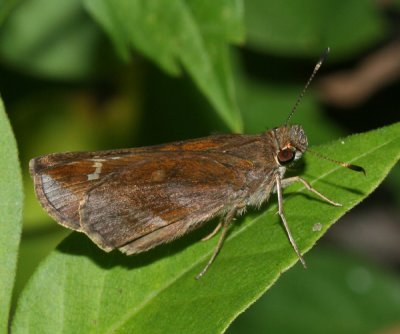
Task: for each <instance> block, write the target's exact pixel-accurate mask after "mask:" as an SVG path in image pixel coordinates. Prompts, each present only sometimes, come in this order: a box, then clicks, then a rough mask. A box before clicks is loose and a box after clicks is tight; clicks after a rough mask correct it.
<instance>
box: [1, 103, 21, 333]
mask: <svg viewBox="0 0 400 334" xmlns="http://www.w3.org/2000/svg"><path fill="white" fill-rule="evenodd" d="M0 157H1V159H0V333H7V328H8V313H9V309H10V302H11V293H12V289H13V285H14V278H15V272H16V265H17V254H18V246H19V240H20V235H21V226H22V220H21V218H22V201H23V192H22V179H21V174H20V167H19V161H18V150H17V145H16V143H15V139H14V135H13V133H12V130H11V127H10V123H9V122H8V119H7V116H6V114H5V111H4V106H3V102H2V101H1V100H0Z"/></svg>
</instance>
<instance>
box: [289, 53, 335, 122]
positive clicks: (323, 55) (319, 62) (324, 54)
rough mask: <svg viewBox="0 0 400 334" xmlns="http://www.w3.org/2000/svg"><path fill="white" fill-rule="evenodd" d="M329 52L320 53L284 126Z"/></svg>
mask: <svg viewBox="0 0 400 334" xmlns="http://www.w3.org/2000/svg"><path fill="white" fill-rule="evenodd" d="M330 50H331V49H330V48H329V47H328V48H326V49H325V50H324V52H323V53H322V55H321V56H320V57H319V60H318V63H317V64H316V65H315V67H314V71H313V72H312V74H311V76H310V78H309V79H308V81H307V83H306V84H305V86H304V88H303V90H302V91H301V93H300V95H299V97H298V98H297V100H296V103H295V104H294V106H293V108H292V111H291V112H290V114H289V116H288V118H287V119H286V122H285V126H287V124H288V123H289V120H290V119H291V118H292V116H293V114H294V113H295V112H296V110H297V107H298V105H299V103H300V101H301V99H302V98H303V96H304V93H305V92H306V90H307V88H308V86H309V85H310V83H311V81H312V80H313V79H314V77H315V74H317V72H318V70H319V68H320V67H321V65H322V63H323V62H324V61H325V59H326V57H328V54H329V52H330Z"/></svg>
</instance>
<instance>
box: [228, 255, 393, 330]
mask: <svg viewBox="0 0 400 334" xmlns="http://www.w3.org/2000/svg"><path fill="white" fill-rule="evenodd" d="M308 264H309V267H308V270H303V268H301V267H300V266H298V267H297V268H293V270H290V271H289V272H288V273H287V274H286V275H284V276H283V277H282V278H281V279H280V280H279V281H278V282H277V284H276V285H275V286H274V287H273V288H272V289H271V290H270V291H269V292H268V294H266V295H264V296H263V297H262V298H260V299H259V300H258V301H257V302H256V303H255V304H254V305H252V306H251V307H250V309H249V310H248V311H247V312H245V313H243V314H241V315H240V316H239V317H238V318H237V319H236V320H235V321H234V322H233V324H232V326H231V327H230V328H229V329H228V333H230V334H233V333H308V334H312V333H324V334H329V333H332V334H336V333H351V334H357V333H359V334H364V333H397V332H398V331H395V330H394V329H396V328H397V329H398V324H399V314H400V281H399V279H398V277H397V276H398V275H390V274H389V273H386V272H384V270H382V268H376V267H374V266H372V265H371V264H368V263H366V262H364V261H361V260H360V259H356V258H353V257H352V256H350V254H346V253H343V251H340V252H338V251H334V250H333V249H326V248H324V247H322V248H321V247H318V251H314V252H312V254H310V256H308ZM327 324H329V325H328V326H327ZM396 325H397V326H396ZM391 328H392V331H391V330H390V329H391Z"/></svg>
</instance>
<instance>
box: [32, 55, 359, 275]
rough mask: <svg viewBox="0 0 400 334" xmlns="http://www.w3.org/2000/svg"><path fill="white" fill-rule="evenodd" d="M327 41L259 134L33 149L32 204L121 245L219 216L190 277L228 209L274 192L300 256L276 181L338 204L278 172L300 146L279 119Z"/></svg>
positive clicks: (135, 246)
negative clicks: (45, 151)
mask: <svg viewBox="0 0 400 334" xmlns="http://www.w3.org/2000/svg"><path fill="white" fill-rule="evenodd" d="M328 51H329V49H327V50H326V51H325V53H324V55H323V56H322V57H321V59H320V61H319V62H318V63H317V65H316V66H315V69H314V71H313V74H312V75H311V77H310V79H309V80H308V82H307V84H306V85H305V87H304V89H303V91H302V93H301V94H300V96H299V99H298V100H297V102H296V104H295V107H294V108H293V110H292V112H291V113H290V115H289V117H288V120H287V121H286V123H285V125H283V126H281V127H278V128H274V129H272V130H268V131H266V132H265V133H262V134H259V135H242V134H227V135H212V136H208V137H205V138H199V139H193V140H186V141H180V142H174V143H170V144H164V145H159V146H151V147H144V148H132V149H120V150H111V151H100V152H68V153H55V154H49V155H45V156H42V157H38V158H34V159H32V160H31V162H30V173H31V175H32V178H33V180H34V183H35V192H36V195H37V197H38V199H39V201H40V203H41V205H42V206H43V208H44V209H45V210H46V211H47V212H48V213H49V215H50V216H51V217H53V218H54V219H55V220H56V221H57V222H58V223H60V224H61V225H63V226H65V227H67V228H70V229H72V230H75V231H78V232H83V233H85V234H87V236H88V237H89V238H90V239H92V240H93V242H94V243H96V245H98V246H99V247H100V248H101V249H103V250H105V251H107V252H109V251H111V250H113V249H115V248H118V249H119V250H120V251H122V252H124V253H126V254H128V255H130V254H136V253H141V252H144V251H147V250H149V249H151V248H153V247H155V246H157V245H160V244H164V243H166V242H170V241H172V240H174V239H177V238H179V237H181V236H183V235H185V234H187V233H189V232H190V231H192V230H194V229H196V228H198V227H200V226H202V225H203V224H204V223H205V222H207V221H209V220H210V219H212V218H214V217H217V216H218V217H221V222H220V223H219V225H218V226H217V228H216V229H215V230H214V231H213V232H212V233H211V234H210V236H209V237H211V236H213V235H214V234H216V233H217V232H218V230H219V229H220V228H222V233H221V236H220V237H219V241H218V244H217V246H216V248H215V250H214V253H213V255H212V257H211V259H210V260H209V262H208V263H207V265H206V266H205V267H204V269H203V270H202V271H201V272H200V273H199V275H197V278H200V277H201V276H202V275H203V274H204V273H205V272H206V271H207V270H208V268H209V266H210V265H211V263H212V262H213V261H214V259H215V257H216V256H217V254H218V252H219V250H220V249H221V247H222V243H223V241H224V238H225V235H226V233H227V230H228V227H229V226H230V224H231V222H232V220H233V218H234V217H235V216H236V215H240V214H242V213H244V211H245V209H246V207H247V206H255V207H260V206H261V204H262V203H264V202H265V201H267V200H268V198H269V196H270V194H271V193H273V192H276V193H277V196H278V206H279V215H280V217H281V219H282V222H283V224H284V227H285V229H286V232H287V235H288V237H289V240H290V242H291V244H292V246H293V248H294V250H295V252H296V253H297V255H298V257H299V259H300V260H301V262H302V263H303V265H305V262H304V260H303V258H302V256H301V254H300V251H299V249H298V247H297V245H296V242H295V241H294V238H293V237H292V235H291V232H290V230H289V227H288V225H287V223H286V219H285V216H284V211H283V200H282V188H284V187H285V186H287V185H288V184H290V183H293V182H297V181H299V182H302V183H303V184H304V185H305V186H306V188H307V189H308V190H310V191H312V192H314V193H315V194H316V195H318V196H319V197H321V198H322V199H323V200H325V201H327V202H329V203H331V204H333V205H340V204H338V203H335V202H333V201H332V200H330V199H328V198H327V197H325V196H324V195H322V194H321V193H319V192H318V191H317V190H315V189H314V188H312V187H311V186H310V185H309V183H308V182H307V181H305V180H304V179H302V178H300V177H291V178H286V179H285V178H284V174H285V171H286V167H287V166H288V165H289V164H291V163H292V162H294V161H296V160H298V159H300V158H301V156H302V154H303V153H304V152H305V151H306V150H307V146H308V142H307V137H306V135H305V133H304V131H303V129H302V127H301V126H300V125H288V121H289V119H290V118H291V116H292V114H293V113H294V111H295V110H296V107H297V105H298V102H299V101H300V99H301V97H302V96H303V94H304V92H305V90H306V89H307V87H308V85H309V83H310V82H311V80H312V79H313V77H314V75H315V73H316V72H317V70H318V68H319V67H320V65H321V63H322V61H323V59H324V58H325V57H326V55H327V53H328ZM334 162H336V161H334ZM336 163H339V164H340V165H342V166H344V167H348V168H350V169H353V170H357V171H364V170H363V169H362V168H361V167H358V166H354V165H350V164H346V163H340V162H336ZM209 237H207V238H205V239H208V238H209Z"/></svg>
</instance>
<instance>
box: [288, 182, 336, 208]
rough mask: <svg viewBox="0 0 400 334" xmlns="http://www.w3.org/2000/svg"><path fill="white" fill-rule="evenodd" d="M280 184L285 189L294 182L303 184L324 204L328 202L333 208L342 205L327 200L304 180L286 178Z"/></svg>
mask: <svg viewBox="0 0 400 334" xmlns="http://www.w3.org/2000/svg"><path fill="white" fill-rule="evenodd" d="M281 182H282V188H285V187H286V186H288V185H289V184H292V183H294V182H301V183H303V184H304V186H305V187H306V188H307V190H309V191H311V192H313V193H314V194H315V195H317V196H318V197H320V198H322V199H323V200H324V201H325V202H328V203H329V204H332V205H334V206H342V204H340V203H336V202H334V201H332V200H331V199H329V198H328V197H326V196H325V195H323V194H321V193H320V192H319V191H318V190H316V189H314V188H313V187H312V186H311V184H309V183H308V182H307V181H306V180H304V179H303V178H301V177H300V176H293V177H288V178H286V179H283V180H282V181H281Z"/></svg>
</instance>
